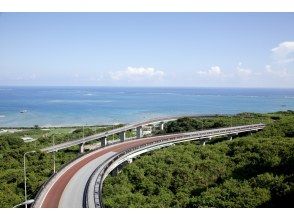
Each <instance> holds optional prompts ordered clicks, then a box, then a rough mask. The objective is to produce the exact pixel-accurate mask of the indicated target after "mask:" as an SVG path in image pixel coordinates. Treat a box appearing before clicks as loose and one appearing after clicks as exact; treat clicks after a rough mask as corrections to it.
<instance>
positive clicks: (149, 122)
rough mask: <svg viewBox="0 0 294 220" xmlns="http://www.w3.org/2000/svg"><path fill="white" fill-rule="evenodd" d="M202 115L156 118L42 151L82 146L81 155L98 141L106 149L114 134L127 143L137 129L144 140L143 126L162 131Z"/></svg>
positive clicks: (138, 134)
mask: <svg viewBox="0 0 294 220" xmlns="http://www.w3.org/2000/svg"><path fill="white" fill-rule="evenodd" d="M199 116H202V115H181V116H171V117H163V118H155V119H151V120H147V121H142V122H137V123H132V124H127V125H125V126H123V127H121V128H117V129H113V130H109V131H105V132H101V133H99V134H94V135H91V136H87V137H84V138H80V139H78V140H74V141H68V142H64V143H62V144H57V145H53V146H50V147H47V148H44V149H42V151H43V152H48V153H49V152H54V151H58V150H62V149H66V148H69V147H72V146H76V145H80V151H81V153H83V152H84V144H85V143H87V142H90V141H94V140H98V141H101V146H102V147H105V146H107V145H108V144H107V137H108V136H111V135H114V134H119V138H120V142H124V141H126V132H127V131H129V130H133V129H136V138H142V137H143V130H142V128H143V126H146V125H158V126H159V127H160V129H161V130H163V126H164V123H166V122H168V121H175V120H177V119H178V118H182V117H199ZM211 116H213V115H203V116H202V117H211Z"/></svg>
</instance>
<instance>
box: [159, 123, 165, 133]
mask: <svg viewBox="0 0 294 220" xmlns="http://www.w3.org/2000/svg"><path fill="white" fill-rule="evenodd" d="M159 128H160V130H161V131H163V130H164V122H163V121H162V122H160V123H159Z"/></svg>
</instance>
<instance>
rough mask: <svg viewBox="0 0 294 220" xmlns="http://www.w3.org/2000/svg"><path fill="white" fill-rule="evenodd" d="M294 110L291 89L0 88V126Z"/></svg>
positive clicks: (127, 121)
mask: <svg viewBox="0 0 294 220" xmlns="http://www.w3.org/2000/svg"><path fill="white" fill-rule="evenodd" d="M280 110H294V89H252V88H250V89H247V88H246V89H245V88H114V87H0V127H22V126H34V125H39V126H72V125H82V124H84V125H85V124H87V125H94V124H116V123H131V122H135V121H140V120H144V119H146V118H155V117H162V116H172V115H184V114H199V115H201V114H234V113H240V112H259V113H264V112H274V111H280Z"/></svg>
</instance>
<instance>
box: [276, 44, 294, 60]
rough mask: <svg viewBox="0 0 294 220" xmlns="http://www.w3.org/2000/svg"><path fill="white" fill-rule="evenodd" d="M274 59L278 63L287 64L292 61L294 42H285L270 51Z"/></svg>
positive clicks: (293, 58)
mask: <svg viewBox="0 0 294 220" xmlns="http://www.w3.org/2000/svg"><path fill="white" fill-rule="evenodd" d="M271 51H272V53H273V56H274V59H275V60H276V61H277V62H278V63H289V62H293V61H294V41H285V42H283V43H280V44H279V45H278V46H277V47H275V48H273V49H271Z"/></svg>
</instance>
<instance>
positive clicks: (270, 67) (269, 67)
mask: <svg viewBox="0 0 294 220" xmlns="http://www.w3.org/2000/svg"><path fill="white" fill-rule="evenodd" d="M265 71H266V72H267V73H272V72H273V70H272V66H271V65H266V66H265Z"/></svg>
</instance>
